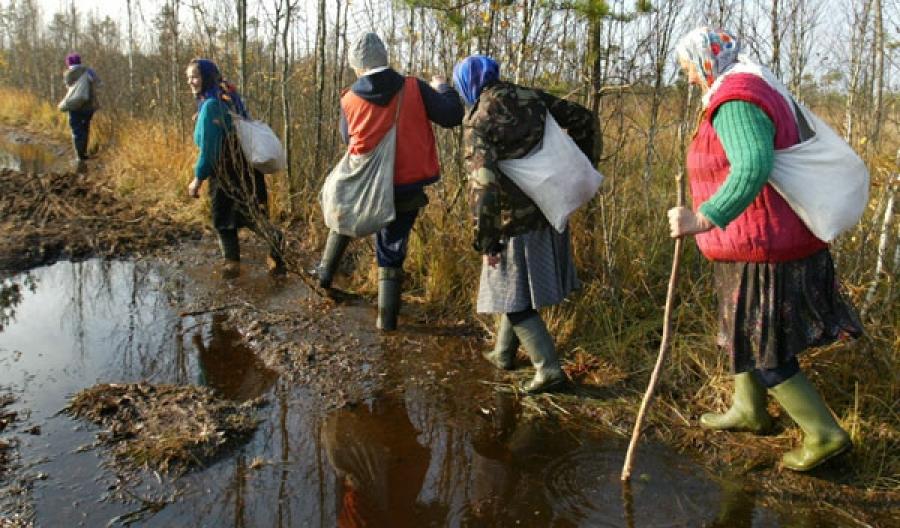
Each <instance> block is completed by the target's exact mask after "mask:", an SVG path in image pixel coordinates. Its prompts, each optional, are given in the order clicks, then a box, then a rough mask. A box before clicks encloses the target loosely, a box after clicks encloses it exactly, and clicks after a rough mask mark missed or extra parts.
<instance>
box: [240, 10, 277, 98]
mask: <svg viewBox="0 0 900 528" xmlns="http://www.w3.org/2000/svg"><path fill="white" fill-rule="evenodd" d="M236 3H237V23H238V55H239V61H240V64H239V69H238V85H239V88H238V89H239V90H240V92H241V94H242V95H244V96H245V97H246V94H247V0H237V2H236ZM276 35H277V33H276Z"/></svg>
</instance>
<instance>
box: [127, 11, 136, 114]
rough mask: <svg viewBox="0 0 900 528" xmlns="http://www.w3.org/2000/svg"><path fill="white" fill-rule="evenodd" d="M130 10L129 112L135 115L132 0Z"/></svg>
mask: <svg viewBox="0 0 900 528" xmlns="http://www.w3.org/2000/svg"><path fill="white" fill-rule="evenodd" d="M125 7H126V8H127V10H128V113H129V114H131V115H134V102H135V93H134V17H133V15H132V12H131V0H127V2H126V6H125Z"/></svg>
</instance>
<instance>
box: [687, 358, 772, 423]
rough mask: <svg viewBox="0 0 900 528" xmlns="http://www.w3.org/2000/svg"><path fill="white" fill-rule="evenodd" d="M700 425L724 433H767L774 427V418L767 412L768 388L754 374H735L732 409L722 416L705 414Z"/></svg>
mask: <svg viewBox="0 0 900 528" xmlns="http://www.w3.org/2000/svg"><path fill="white" fill-rule="evenodd" d="M700 425H701V426H703V427H704V428H706V429H716V430H722V431H749V432H751V433H755V434H760V433H764V432H766V431H767V430H768V429H769V428H771V427H772V417H771V416H769V412H768V411H767V410H766V388H765V387H764V386H763V384H762V383H760V382H759V380H758V379H756V376H755V375H754V374H753V373H752V372H742V373H740V374H735V376H734V394H733V395H732V398H731V407H730V408H729V409H728V410H727V411H725V412H724V413H721V414H720V413H705V414H703V416H701V417H700Z"/></svg>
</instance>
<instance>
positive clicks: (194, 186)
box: [188, 178, 203, 198]
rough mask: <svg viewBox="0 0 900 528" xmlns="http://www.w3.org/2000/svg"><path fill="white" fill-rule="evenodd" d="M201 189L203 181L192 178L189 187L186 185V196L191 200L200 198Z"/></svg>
mask: <svg viewBox="0 0 900 528" xmlns="http://www.w3.org/2000/svg"><path fill="white" fill-rule="evenodd" d="M201 187H203V180H198V179H197V178H194V180H193V181H192V182H191V184H190V185H188V195H190V197H191V198H200V188H201Z"/></svg>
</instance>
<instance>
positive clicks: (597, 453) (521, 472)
mask: <svg viewBox="0 0 900 528" xmlns="http://www.w3.org/2000/svg"><path fill="white" fill-rule="evenodd" d="M182 275H183V274H181V273H180V271H179V270H172V269H166V268H163V267H159V266H157V265H153V264H148V263H137V264H135V263H127V262H100V261H87V262H83V263H78V264H73V263H68V262H61V263H58V264H55V265H53V266H50V267H47V268H40V269H36V270H33V271H31V272H29V273H28V274H25V275H19V276H16V277H13V278H12V279H6V280H4V281H3V283H2V287H0V316H2V318H0V324H2V327H0V386H4V387H12V388H13V390H14V391H15V392H16V393H17V395H18V396H19V398H20V400H19V402H18V403H17V404H16V405H17V406H18V409H19V410H23V409H30V412H31V417H30V420H28V422H29V423H35V424H38V425H40V426H41V428H42V434H41V435H40V436H28V435H25V434H19V435H18V436H19V437H20V438H21V439H22V445H21V446H20V450H21V454H22V457H23V459H24V461H25V462H26V464H28V463H30V464H32V468H31V470H32V471H41V472H44V473H46V474H47V475H48V479H47V480H45V481H39V482H37V483H36V484H35V491H34V497H33V498H34V501H35V509H36V512H37V522H38V525H39V526H75V525H78V526H104V525H106V523H107V522H109V521H110V520H111V519H113V518H115V517H117V516H120V515H125V514H128V513H129V512H134V511H136V510H139V509H140V508H141V507H142V506H143V504H142V503H141V502H140V501H138V500H137V499H136V498H135V497H146V498H155V499H159V498H164V499H172V502H171V503H169V504H168V505H166V506H165V507H164V508H163V509H162V510H161V511H159V512H157V513H155V514H151V513H147V515H146V516H143V517H141V516H138V517H137V519H138V520H142V523H141V525H143V526H166V527H168V526H221V527H231V526H234V527H241V526H335V525H337V526H346V527H350V526H376V527H377V526H389V527H405V526H410V527H412V526H416V527H420V526H479V527H480V526H524V527H530V526H533V527H544V526H559V527H574V526H617V527H632V526H642V527H644V526H699V525H705V526H720V527H726V526H728V527H730V526H793V525H797V522H795V521H797V519H800V521H801V522H803V523H806V522H810V519H809V518H807V517H796V516H791V515H787V516H786V515H785V514H781V513H775V512H773V511H771V510H768V509H766V508H762V507H759V506H757V505H756V504H755V503H754V497H753V496H751V495H748V494H746V493H744V492H742V491H740V488H734V489H733V488H731V487H722V486H720V485H718V484H717V483H715V482H713V481H712V480H711V479H710V478H708V477H707V476H706V475H705V474H704V472H703V471H701V470H700V469H699V468H698V467H697V466H695V465H693V464H691V463H690V462H689V461H687V460H685V459H684V458H683V457H681V456H679V455H677V454H674V453H670V452H669V451H667V450H665V449H662V448H659V447H655V446H643V447H642V450H641V456H640V457H639V459H638V464H637V467H636V469H635V474H636V475H645V477H643V478H636V479H635V482H634V484H633V485H632V490H631V494H630V495H628V496H623V493H622V487H621V485H620V483H619V480H618V478H619V471H620V469H621V464H622V459H623V458H624V448H625V446H624V442H623V440H622V439H619V438H610V437H604V436H602V435H598V434H594V433H589V432H585V431H579V430H572V429H570V428H564V427H560V426H558V425H555V424H553V423H552V422H549V421H529V420H524V419H523V418H522V406H521V405H520V403H519V402H518V401H517V400H516V399H515V397H514V396H512V395H506V394H501V393H495V392H493V391H492V389H491V388H490V387H488V386H486V385H485V384H483V383H481V382H480V381H479V380H484V379H493V378H492V376H493V373H492V372H491V371H489V370H488V369H487V367H486V366H485V365H484V362H481V361H478V360H477V359H475V358H476V357H477V353H476V352H475V351H473V350H472V349H471V346H472V345H470V344H469V343H467V342H465V341H464V340H462V339H459V338H454V337H430V336H427V335H418V334H402V333H401V334H400V335H396V336H394V337H389V338H379V337H378V336H376V335H375V334H372V333H368V332H369V331H368V330H367V328H368V327H369V326H371V323H372V321H371V319H372V313H371V308H369V307H353V306H345V307H341V309H340V310H341V312H342V314H341V315H340V316H337V315H335V317H342V318H343V320H345V321H347V323H346V324H348V325H357V324H363V325H365V326H364V327H363V328H360V329H359V333H360V335H361V336H363V340H364V342H365V344H367V345H373V346H375V347H376V348H378V350H379V354H380V355H378V356H377V357H378V358H380V359H377V358H373V362H377V364H373V365H372V368H373V369H378V371H379V372H383V373H384V376H383V377H382V378H381V381H380V385H378V386H375V387H372V394H371V398H370V399H368V400H367V401H365V402H363V403H361V404H359V405H357V406H354V407H351V408H345V409H341V410H338V411H335V412H332V413H330V414H328V415H325V416H322V415H321V414H320V413H319V411H318V410H317V409H318V407H317V405H316V400H315V398H316V395H315V394H312V393H311V391H309V390H308V389H306V388H304V387H302V386H297V385H296V384H291V383H288V382H286V381H285V380H280V379H277V378H276V376H275V374H274V373H272V372H270V371H268V370H266V369H265V368H264V367H263V366H262V365H261V364H260V362H259V360H258V359H257V358H256V357H255V356H254V355H253V353H252V351H251V350H249V349H248V348H246V347H245V346H244V345H243V344H242V343H241V338H240V335H239V334H238V333H237V332H235V331H234V330H231V329H228V328H226V327H225V326H223V324H222V320H221V319H219V318H218V317H206V316H204V317H198V318H191V317H186V318H185V317H179V316H178V310H179V308H181V307H183V306H185V305H187V304H189V303H190V300H191V291H192V290H191V288H190V287H189V286H190V285H191V284H193V281H192V279H184V278H180V277H182ZM253 277H254V276H253V275H252V274H248V276H246V277H244V278H242V279H241V280H243V281H246V282H247V284H246V285H247V287H248V288H250V289H251V290H252V292H254V295H263V296H265V295H266V293H265V292H267V291H269V292H270V293H271V295H272V296H273V297H274V298H275V301H276V304H277V303H283V302H287V301H286V299H287V298H290V297H291V295H292V294H294V295H301V294H303V292H302V288H300V287H299V285H298V284H290V283H287V284H284V283H283V284H282V286H280V287H279V289H278V291H277V292H276V291H275V290H272V289H271V288H272V286H271V283H270V282H264V281H265V279H261V280H260V281H259V282H256V283H254V280H255V279H254V278H253ZM189 283H190V284H189ZM194 285H195V284H194ZM4 292H9V293H8V294H7V293H4ZM438 333H439V332H438ZM442 378H445V379H446V381H437V380H441V379H442ZM135 380H149V381H152V382H155V383H183V384H186V383H205V384H207V385H210V386H211V387H213V388H215V389H216V390H218V391H220V392H221V393H222V394H224V395H226V396H227V397H230V398H234V399H245V398H251V397H255V396H257V395H259V394H263V393H264V394H267V395H268V396H269V399H270V400H271V401H272V405H270V406H268V407H266V408H264V409H263V410H262V411H261V413H262V414H261V418H262V419H263V421H262V423H261V425H260V428H259V430H258V431H257V433H256V434H255V435H254V437H253V438H252V439H251V440H250V442H249V443H247V444H246V445H244V446H242V447H240V448H239V449H238V450H237V451H236V452H234V453H232V454H230V455H229V456H227V457H225V458H223V459H222V460H220V461H218V462H216V463H214V464H212V465H211V466H210V467H207V468H204V469H201V470H198V471H194V472H191V473H189V474H187V475H185V476H183V477H182V478H180V479H178V480H177V481H174V482H172V481H169V480H167V479H166V478H165V477H163V478H162V479H160V480H157V479H156V477H154V476H152V475H145V478H143V479H142V480H140V481H139V482H135V483H132V484H130V485H129V490H130V491H129V492H130V493H131V494H132V498H131V499H130V500H126V501H124V502H123V501H121V500H113V498H111V497H110V496H108V493H109V487H110V486H111V485H112V484H114V483H115V482H116V481H117V479H118V478H119V476H118V475H117V474H116V472H115V470H114V469H111V468H110V467H109V466H108V465H105V464H103V461H104V456H103V453H102V452H98V450H89V451H81V450H79V449H78V448H79V446H82V445H85V444H90V443H91V442H92V441H93V439H94V433H95V429H94V428H93V427H92V426H89V425H85V424H84V423H82V422H79V421H76V420H73V419H71V418H69V417H68V416H65V415H58V414H56V413H57V411H59V410H60V409H61V408H62V407H63V406H64V405H65V403H66V399H67V398H68V397H69V396H70V395H71V394H73V393H74V392H76V391H78V390H79V389H82V388H85V387H88V386H91V385H93V384H94V383H96V382H127V381H135ZM820 521H822V520H820V519H816V520H814V521H812V522H814V524H813V525H815V526H833V525H834V524H830V523H829V521H828V520H824V521H823V522H820Z"/></svg>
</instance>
